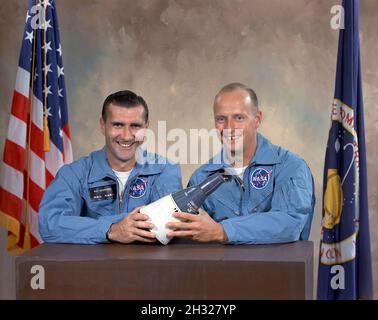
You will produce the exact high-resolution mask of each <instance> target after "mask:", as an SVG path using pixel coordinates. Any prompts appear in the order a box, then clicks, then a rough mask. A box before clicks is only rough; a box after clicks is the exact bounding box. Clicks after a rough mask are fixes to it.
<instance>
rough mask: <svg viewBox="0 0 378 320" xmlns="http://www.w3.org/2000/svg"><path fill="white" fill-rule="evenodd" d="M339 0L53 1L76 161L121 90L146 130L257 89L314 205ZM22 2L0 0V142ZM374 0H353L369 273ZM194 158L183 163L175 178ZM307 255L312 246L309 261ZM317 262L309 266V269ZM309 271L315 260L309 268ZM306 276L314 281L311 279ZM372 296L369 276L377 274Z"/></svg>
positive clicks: (7, 290) (198, 120)
mask: <svg viewBox="0 0 378 320" xmlns="http://www.w3.org/2000/svg"><path fill="white" fill-rule="evenodd" d="M339 3H340V2H339V1H338V0H334V1H330V0H290V1H279V0H138V1H134V0H127V1H126V0H125V1H121V0H118V1H117V0H112V1H110V0H106V1H105V0H102V1H99V0H97V1H95V0H93V1H90V0H86V1H78V0H57V1H56V4H57V7H58V15H59V23H60V32H61V41H62V48H63V62H64V71H65V79H66V86H67V93H68V104H69V116H70V126H71V131H72V141H73V151H74V158H75V159H77V158H79V157H80V156H82V155H86V154H87V153H89V152H90V151H91V150H93V149H96V148H100V147H101V146H102V144H103V137H102V135H101V134H100V132H99V130H98V119H99V115H100V110H101V105H102V102H103V100H104V98H105V97H106V96H107V95H108V94H109V93H110V92H113V91H116V90H120V89H125V88H129V89H132V90H135V91H136V92H138V93H139V94H141V95H142V96H144V97H145V99H146V101H147V103H148V104H149V105H150V109H151V127H152V128H156V127H157V126H156V124H157V121H158V120H167V121H168V129H171V128H175V127H179V128H183V129H184V130H186V131H189V129H190V128H212V126H213V122H212V110H211V105H212V100H213V97H214V95H215V94H216V92H217V90H218V89H219V88H220V87H222V86H223V85H224V84H226V83H229V82H233V81H239V82H243V83H245V84H247V85H249V86H251V87H253V88H255V90H256V92H257V94H258V97H259V99H260V101H261V106H262V109H263V112H264V123H263V126H262V128H261V131H262V132H263V133H264V134H265V135H266V136H268V137H269V138H270V139H271V140H272V141H273V142H274V143H276V144H280V145H282V146H284V147H287V148H290V149H291V150H293V151H294V152H296V153H298V154H300V155H302V156H303V157H304V158H305V159H306V161H307V162H308V164H309V166H310V167H311V169H312V171H313V174H314V177H315V181H316V188H317V199H318V202H317V207H316V211H315V218H314V223H313V228H312V233H311V240H313V241H314V242H315V251H317V250H318V243H319V236H320V215H321V210H320V203H321V192H320V190H321V181H322V170H323V161H324V152H325V145H326V139H327V134H328V128H329V124H330V122H329V113H330V108H331V103H332V98H333V90H334V78H335V63H336V51H337V40H338V31H335V30H332V29H331V27H330V18H331V15H330V8H331V6H332V5H334V4H339ZM26 9H27V0H13V1H8V0H0V53H1V60H0V137H1V139H0V150H1V153H2V150H3V146H4V137H5V135H6V130H7V126H8V117H9V112H10V106H11V99H12V92H13V88H14V83H15V77H16V70H17V62H18V56H19V52H20V44H21V41H22V33H23V28H24V23H25V14H26ZM377 16H378V1H376V0H361V1H360V21H361V23H360V31H361V47H362V67H363V73H362V74H363V89H364V98H365V117H366V118H365V119H366V142H367V152H368V154H367V159H368V178H369V206H370V218H371V219H370V225H371V238H372V250H373V258H374V271H375V274H376V275H377V274H378V273H377V271H378V247H377V245H378V233H377V228H376V226H377V220H378V213H377V209H378V188H377V180H378V169H377V162H378V148H377V147H376V141H377V140H378V113H377V111H378V108H377V101H378V69H377V52H378V32H377V31H378V19H377ZM196 167H197V166H196V165H183V166H182V169H183V176H184V184H186V182H187V180H188V178H189V175H190V173H191V172H192V171H193V170H194V169H195V168H196ZM5 237H6V235H5V232H4V229H2V230H1V232H0V298H13V297H14V292H15V288H14V283H15V279H14V269H13V268H14V261H13V259H12V258H10V257H9V256H8V254H7V253H6V252H5ZM316 261H317V253H316V257H315V262H316ZM316 265H317V262H316V263H315V266H316ZM314 269H315V270H314V272H315V273H316V268H314ZM315 279H316V278H315ZM375 289H376V295H375V297H378V295H377V289H378V281H375Z"/></svg>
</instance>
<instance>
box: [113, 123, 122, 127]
mask: <svg viewBox="0 0 378 320" xmlns="http://www.w3.org/2000/svg"><path fill="white" fill-rule="evenodd" d="M113 127H114V128H121V127H122V124H120V123H114V124H113Z"/></svg>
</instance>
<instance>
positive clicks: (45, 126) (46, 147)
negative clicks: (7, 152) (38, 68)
mask: <svg viewBox="0 0 378 320" xmlns="http://www.w3.org/2000/svg"><path fill="white" fill-rule="evenodd" d="M46 8H47V7H46V2H45V0H43V19H44V20H43V27H44V32H43V44H44V45H43V48H44V50H43V51H44V66H45V72H44V79H45V91H44V103H43V151H45V152H48V151H50V131H49V125H48V121H47V117H48V115H47V92H46V83H47V71H46V63H47V51H46V50H47V48H46V31H47V27H46Z"/></svg>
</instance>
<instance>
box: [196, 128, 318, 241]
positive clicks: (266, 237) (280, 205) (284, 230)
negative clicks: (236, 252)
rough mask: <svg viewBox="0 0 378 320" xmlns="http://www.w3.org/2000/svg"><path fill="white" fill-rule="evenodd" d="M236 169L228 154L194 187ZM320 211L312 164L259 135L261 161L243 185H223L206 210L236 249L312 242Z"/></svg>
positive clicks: (258, 158) (199, 172)
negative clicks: (315, 213)
mask: <svg viewBox="0 0 378 320" xmlns="http://www.w3.org/2000/svg"><path fill="white" fill-rule="evenodd" d="M226 167H230V165H229V164H227V163H226V162H225V161H224V157H223V156H222V152H221V153H220V154H218V155H217V156H215V157H214V158H213V159H211V160H210V161H209V162H208V163H207V164H205V165H203V166H201V167H200V168H199V169H198V170H196V171H195V172H194V174H193V175H192V177H191V178H190V181H189V186H193V185H196V184H198V183H200V182H201V181H202V180H203V179H205V178H206V177H207V176H208V175H210V174H211V173H213V172H215V171H218V170H220V169H222V168H226ZM314 206H315V195H314V182H313V178H312V174H311V171H310V169H309V168H308V166H307V164H306V162H305V161H304V160H303V159H301V158H300V157H298V156H297V155H295V154H293V153H292V152H290V151H288V150H285V149H283V148H281V147H279V146H276V145H274V144H272V143H271V142H270V141H269V140H268V139H266V138H265V137H264V136H263V135H261V134H259V133H258V134H257V148H256V153H255V156H254V157H253V158H252V160H251V162H250V163H249V165H248V167H247V168H246V170H245V171H244V176H243V182H242V183H241V179H240V180H239V181H238V179H236V178H233V179H231V181H228V182H226V183H223V184H222V185H221V186H220V187H219V188H218V189H217V190H216V191H215V192H214V193H212V194H211V195H210V196H208V198H207V199H206V201H205V202H204V205H203V209H204V210H205V211H207V212H208V213H209V215H210V216H211V217H212V218H213V219H214V220H215V221H217V222H220V223H221V224H222V225H223V228H224V230H225V232H226V234H227V237H228V243H230V244H244V243H245V244H264V243H283V242H292V241H296V240H307V239H308V237H309V234H310V229H311V222H312V217H313V211H314Z"/></svg>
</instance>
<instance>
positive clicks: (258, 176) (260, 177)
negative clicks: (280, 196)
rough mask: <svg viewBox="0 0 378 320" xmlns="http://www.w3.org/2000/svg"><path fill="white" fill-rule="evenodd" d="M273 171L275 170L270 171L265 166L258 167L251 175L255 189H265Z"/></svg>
mask: <svg viewBox="0 0 378 320" xmlns="http://www.w3.org/2000/svg"><path fill="white" fill-rule="evenodd" d="M272 172H273V170H270V171H268V170H266V169H264V168H257V169H256V170H255V171H253V172H252V175H251V185H252V187H254V188H255V189H264V188H265V187H266V186H267V185H268V183H269V180H270V175H271V174H272Z"/></svg>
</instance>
